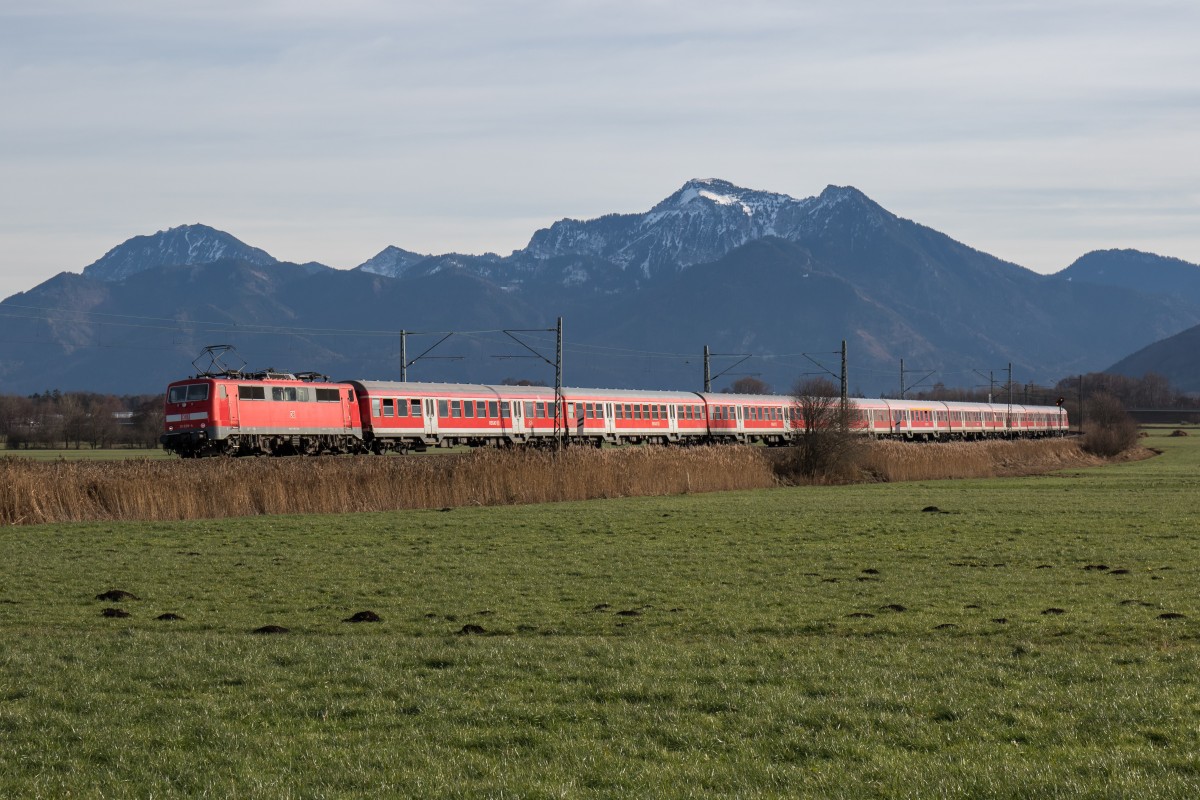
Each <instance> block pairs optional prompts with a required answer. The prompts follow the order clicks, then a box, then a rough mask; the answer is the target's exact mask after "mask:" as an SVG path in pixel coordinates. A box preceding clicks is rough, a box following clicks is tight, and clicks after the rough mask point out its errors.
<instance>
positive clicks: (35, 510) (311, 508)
mask: <svg viewBox="0 0 1200 800" xmlns="http://www.w3.org/2000/svg"><path fill="white" fill-rule="evenodd" d="M1146 452H1148V451H1146ZM856 458H857V459H860V460H858V461H857V462H856V465H855V466H856V469H855V473H854V474H855V475H856V476H857V480H859V481H888V482H891V481H913V480H937V479H944V478H988V477H1000V476H1011V475H1029V474H1036V473H1040V472H1049V471H1052V470H1056V469H1065V468H1069V467H1078V466H1095V465H1099V464H1103V463H1106V462H1105V460H1104V459H1102V458H1099V457H1098V456H1094V455H1089V454H1087V453H1084V452H1082V451H1081V450H1080V448H1079V445H1078V443H1077V442H1076V441H1075V440H1070V439H1056V440H1045V441H1036V442H1035V441H1020V442H973V443H955V444H905V443H901V442H874V443H871V444H870V445H869V446H867V447H863V448H858V449H856ZM786 460H787V456H786V451H785V450H777V451H768V450H765V449H764V448H754V447H727V446H718V447H693V448H660V447H636V448H626V449H614V450H592V449H572V450H567V451H565V452H562V453H554V452H548V451H537V450H506V451H496V450H484V451H479V452H475V453H470V454H467V455H463V456H425V457H420V458H417V457H389V458H379V457H371V456H362V457H352V458H351V457H347V458H316V459H314V458H282V459H216V458H214V459H205V460H200V461H190V460H189V461H182V460H181V461H150V460H135V461H119V462H118V461H113V462H103V463H100V462H87V461H57V462H38V461H31V460H28V459H20V458H4V459H0V524H3V525H34V524H43V523H51V522H82V521H92V520H151V521H153V520H183V519H208V518H220V517H240V516H254V515H257V514H340V513H347V512H356V511H394V510H399V509H413V508H445V507H452V506H465V505H513V504H525V503H548V502H559V501H566V500H591V499H597V498H607V497H634V496H653V495H671V494H686V493H691V492H719V491H732V490H737V489H760V488H767V487H771V486H776V485H778V484H779V483H780V481H781V479H782V481H783V482H785V483H805V482H810V483H823V482H846V481H844V480H836V481H829V480H804V479H797V478H796V477H795V476H790V475H788V474H787V470H786V468H784V467H783V464H784V462H786Z"/></svg>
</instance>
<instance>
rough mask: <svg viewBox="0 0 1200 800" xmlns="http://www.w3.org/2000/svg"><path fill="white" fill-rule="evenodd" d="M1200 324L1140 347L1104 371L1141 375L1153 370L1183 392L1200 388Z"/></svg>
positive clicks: (1137, 376) (1133, 375) (1131, 375)
mask: <svg viewBox="0 0 1200 800" xmlns="http://www.w3.org/2000/svg"><path fill="white" fill-rule="evenodd" d="M1197 352H1200V326H1196V327H1193V328H1188V329H1187V330H1185V331H1182V332H1180V333H1177V334H1175V335H1174V336H1170V337H1167V338H1166V339H1162V340H1161V341H1157V342H1155V343H1154V344H1151V345H1149V346H1147V347H1143V348H1142V349H1141V350H1138V351H1137V352H1136V353H1133V354H1132V355H1128V356H1126V357H1125V358H1123V359H1121V360H1120V361H1118V362H1117V363H1115V364H1113V365H1112V366H1111V367H1109V368H1108V369H1106V370H1104V371H1105V372H1112V373H1115V374H1117V375H1128V376H1129V377H1131V378H1140V377H1142V376H1143V375H1145V374H1146V373H1149V372H1153V373H1156V374H1158V375H1162V376H1163V377H1164V378H1166V379H1167V380H1168V381H1170V382H1171V386H1173V387H1174V388H1176V389H1178V390H1180V391H1182V392H1200V361H1198V360H1197V358H1196V353H1197Z"/></svg>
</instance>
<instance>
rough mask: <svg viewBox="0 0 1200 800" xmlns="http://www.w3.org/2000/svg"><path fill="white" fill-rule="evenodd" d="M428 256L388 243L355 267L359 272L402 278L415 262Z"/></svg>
mask: <svg viewBox="0 0 1200 800" xmlns="http://www.w3.org/2000/svg"><path fill="white" fill-rule="evenodd" d="M427 258H429V256H424V255H421V254H420V253H413V252H411V251H409V250H402V249H401V248H399V247H396V246H395V245H388V246H387V247H385V248H384V249H383V250H381V251H379V253H377V254H376V255H375V256H373V257H372V258H369V259H367V260H366V261H364V262H363V263H361V264H359V265H358V266H357V267H355V269H356V270H358V271H359V272H369V273H371V274H372V275H386V276H387V277H389V278H403V277H404V276H405V275H406V274H407V273H408V271H409V270H410V269H411V268H412V267H413V265H415V264H419V263H420V262H422V261H424V260H425V259H427Z"/></svg>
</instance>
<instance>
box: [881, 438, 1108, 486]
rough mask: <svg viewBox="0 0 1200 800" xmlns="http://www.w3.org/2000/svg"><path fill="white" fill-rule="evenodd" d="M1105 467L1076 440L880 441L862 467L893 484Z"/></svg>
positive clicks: (1100, 460)
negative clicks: (934, 442) (919, 442)
mask: <svg viewBox="0 0 1200 800" xmlns="http://www.w3.org/2000/svg"><path fill="white" fill-rule="evenodd" d="M1104 463H1106V462H1105V460H1104V459H1103V458H1100V457H1098V456H1095V455H1091V454H1088V453H1085V452H1084V451H1083V450H1081V449H1080V446H1079V441H1078V440H1076V439H1041V440H1017V441H986V442H947V443H939V444H909V443H904V442H883V441H881V442H875V443H873V444H872V446H871V447H869V448H867V450H866V451H865V453H864V455H863V459H862V462H861V467H862V469H863V470H864V471H865V472H866V473H867V475H869V476H870V477H871V478H873V479H874V480H879V481H886V482H894V481H926V480H940V479H944V478H998V477H1011V476H1014V475H1036V474H1038V473H1043V472H1052V471H1053V470H1056V469H1067V468H1070V467H1082V466H1099V465H1100V464H1104Z"/></svg>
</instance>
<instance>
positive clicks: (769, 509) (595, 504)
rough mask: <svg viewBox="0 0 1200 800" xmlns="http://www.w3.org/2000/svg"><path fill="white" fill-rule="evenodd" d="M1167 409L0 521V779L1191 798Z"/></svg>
mask: <svg viewBox="0 0 1200 800" xmlns="http://www.w3.org/2000/svg"><path fill="white" fill-rule="evenodd" d="M1193 433H1194V432H1193ZM1166 434H1167V431H1165V430H1164V431H1156V432H1154V433H1153V434H1152V436H1151V437H1150V439H1149V440H1147V442H1148V444H1149V445H1150V446H1152V447H1155V448H1158V449H1161V450H1162V451H1163V452H1162V455H1160V456H1158V457H1156V458H1154V459H1150V460H1147V461H1141V462H1136V463H1128V464H1122V465H1116V466H1107V467H1102V468H1095V469H1081V470H1074V471H1068V472H1060V473H1056V474H1053V475H1047V476H1040V477H1032V478H1012V479H996V480H965V481H938V482H914V483H890V484H873V485H859V486H846V487H798V488H786V489H773V490H761V491H752V492H734V493H719V494H706V495H689V496H679V497H658V498H632V499H620V500H602V501H591V502H581V503H560V504H547V505H529V506H503V507H492V508H468V507H459V508H454V509H452V510H448V511H407V512H393V513H373V514H347V515H338V516H272V517H267V516H264V517H252V518H232V519H224V520H207V521H192V522H182V523H119V524H118V523H89V524H71V525H56V526H36V527H12V528H5V529H3V530H0V796H4V797H65V796H71V797H139V798H141V797H172V796H188V797H194V796H210V797H262V798H287V797H296V798H321V797H361V796H370V797H390V796H396V797H402V796H413V797H445V798H452V797H453V798H458V797H623V798H626V797H711V796H721V795H724V796H737V797H844V798H864V797H971V798H1028V797H1055V796H1057V797H1068V796H1069V797H1076V796H1087V797H1111V798H1134V797H1155V798H1164V797H1179V798H1185V797H1186V798H1192V797H1196V796H1197V795H1198V794H1200V677H1198V675H1200V638H1198V636H1200V588H1198V587H1200V549H1198V547H1197V544H1198V543H1200V540H1198V537H1200V532H1198V530H1197V528H1198V527H1200V526H1198V524H1197V523H1198V522H1200V437H1197V436H1195V435H1193V436H1192V437H1180V438H1175V437H1169V436H1167V435H1166ZM929 507H936V509H937V510H936V511H927V510H924V509H927V508H929ZM112 589H120V590H123V591H125V592H129V593H132V594H133V595H136V596H137V598H138V599H132V598H126V599H120V600H100V599H96V595H98V594H101V593H104V592H107V591H108V590H112ZM107 609H115V611H108V612H107V613H109V614H116V613H118V612H124V613H126V614H128V616H104V614H105V612H106V610H107ZM363 611H371V612H373V613H374V614H375V615H377V616H378V618H379V621H376V622H345V621H343V620H346V619H348V618H351V617H352V615H354V614H356V613H357V612H363ZM164 614H172V615H175V616H176V617H178V619H171V620H164V619H158V617H160V616H161V615H164ZM263 626H275V627H276V628H277V629H285V630H284V631H283V632H276V633H255V632H254V631H256V630H257V629H260V628H262V627H263Z"/></svg>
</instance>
